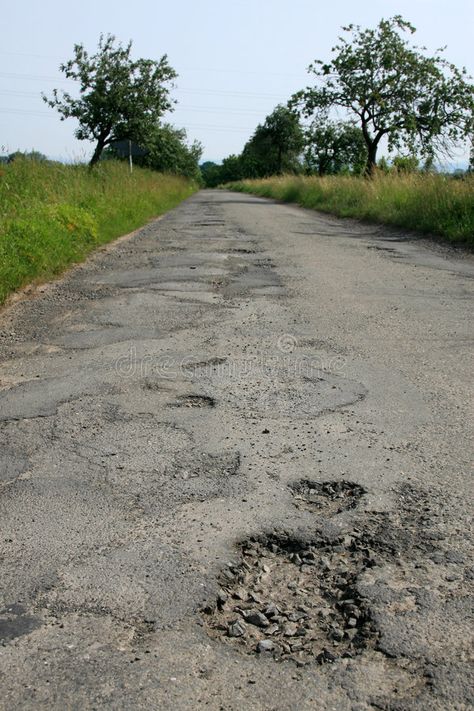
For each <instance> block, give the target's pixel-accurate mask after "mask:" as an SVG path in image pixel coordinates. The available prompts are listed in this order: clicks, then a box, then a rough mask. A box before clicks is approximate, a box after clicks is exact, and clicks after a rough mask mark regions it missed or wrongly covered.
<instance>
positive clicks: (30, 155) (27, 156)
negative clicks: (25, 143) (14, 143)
mask: <svg viewBox="0 0 474 711" xmlns="http://www.w3.org/2000/svg"><path fill="white" fill-rule="evenodd" d="M15 160H31V161H34V162H36V163H45V162H46V161H47V160H48V159H47V157H46V156H45V155H44V153H40V151H15V152H14V153H10V155H9V156H8V158H7V161H8V163H13V161H15Z"/></svg>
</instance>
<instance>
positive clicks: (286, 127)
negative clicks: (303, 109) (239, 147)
mask: <svg viewBox="0 0 474 711" xmlns="http://www.w3.org/2000/svg"><path fill="white" fill-rule="evenodd" d="M303 146H304V134H303V129H302V128H301V126H300V122H299V118H298V116H297V114H295V112H293V111H290V109H289V108H288V107H286V106H277V107H276V109H275V110H274V111H272V113H271V114H270V115H269V116H267V118H266V119H265V122H264V124H263V125H259V126H257V128H256V129H255V132H254V134H253V136H252V138H251V139H250V140H249V141H248V142H247V143H246V145H245V147H244V150H243V153H242V160H243V162H244V164H245V165H246V166H247V170H246V173H249V175H247V176H246V177H263V176H265V175H275V174H281V173H283V172H291V173H293V172H297V171H298V170H299V169H300V163H299V156H300V154H301V151H302V149H303Z"/></svg>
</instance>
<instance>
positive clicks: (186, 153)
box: [135, 124, 202, 180]
mask: <svg viewBox="0 0 474 711" xmlns="http://www.w3.org/2000/svg"><path fill="white" fill-rule="evenodd" d="M144 148H146V149H147V153H146V155H144V156H143V157H140V158H137V159H136V161H135V162H136V163H137V164H138V165H143V166H146V167H148V168H152V169H153V170H157V171H159V172H161V173H175V174H176V175H184V176H185V177H187V178H193V179H194V180H200V179H201V173H200V170H199V160H200V158H201V155H202V146H201V144H200V143H199V142H198V141H194V142H193V143H192V144H191V145H188V143H187V141H186V131H185V129H184V128H175V127H174V126H170V124H164V125H162V126H160V125H156V126H155V127H154V128H153V129H152V130H151V131H150V134H149V137H148V140H147V141H146V142H145V144H144Z"/></svg>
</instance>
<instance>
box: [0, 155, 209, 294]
mask: <svg viewBox="0 0 474 711" xmlns="http://www.w3.org/2000/svg"><path fill="white" fill-rule="evenodd" d="M196 189H197V186H196V185H194V184H193V183H192V182H190V181H189V180H186V179H184V178H179V177H176V176H171V175H160V174H159V173H154V172H152V171H149V170H145V169H140V168H135V170H134V172H133V174H132V175H130V174H129V172H128V167H127V166H126V165H125V164H123V163H119V162H104V163H102V164H100V165H99V166H97V168H96V169H94V170H93V171H92V172H91V171H89V170H88V168H87V167H86V166H82V165H62V164H59V163H58V164H56V163H40V162H33V161H27V160H17V161H14V162H13V163H11V164H8V165H4V166H0V304H1V303H2V302H4V301H5V298H6V297H7V296H8V294H9V293H11V292H12V291H14V290H15V289H18V288H19V287H21V286H24V285H25V284H28V283H31V282H34V281H44V280H47V279H50V278H51V277H53V276H56V275H58V274H60V273H61V272H62V271H64V270H65V269H66V268H67V267H68V266H69V265H71V264H73V263H75V262H80V261H81V260H83V259H84V258H85V257H86V255H87V254H88V253H89V252H91V251H92V250H93V249H95V248H96V247H98V246H99V245H101V244H104V243H106V242H109V241H111V240H112V239H114V238H116V237H118V236H120V235H123V234H126V233H127V232H130V231H132V230H134V229H136V228H137V227H140V226H141V225H143V224H145V223H146V222H147V221H148V220H149V219H151V218H152V217H155V216H157V215H160V214H162V213H164V212H166V211H167V210H170V209H171V208H173V207H175V206H176V205H177V204H178V203H179V202H181V200H183V199H185V198H186V197H189V196H190V195H191V194H192V193H193V192H194V191H195V190H196Z"/></svg>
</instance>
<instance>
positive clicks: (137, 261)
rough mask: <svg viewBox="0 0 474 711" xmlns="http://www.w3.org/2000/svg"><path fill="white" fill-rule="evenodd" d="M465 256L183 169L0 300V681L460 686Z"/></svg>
mask: <svg viewBox="0 0 474 711" xmlns="http://www.w3.org/2000/svg"><path fill="white" fill-rule="evenodd" d="M473 278H474V260H473V258H472V256H469V255H464V254H463V253H461V252H454V251H452V250H450V249H449V248H445V247H440V246H434V245H432V244H430V243H429V242H428V241H427V240H414V239H413V238H410V237H408V236H407V235H404V234H403V233H401V232H397V231H395V230H389V229H387V228H384V227H380V226H377V227H375V226H370V225H369V226H368V225H361V224H358V223H356V222H352V221H341V220H338V219H336V218H332V217H329V216H325V215H321V214H317V213H313V212H309V211H305V210H302V209H300V208H297V207H291V206H284V205H279V204H276V203H274V202H272V201H268V200H262V199H259V198H256V197H249V196H242V195H238V194H234V193H228V192H223V191H222V192H221V191H201V192H200V193H198V194H197V195H195V196H194V197H192V198H191V199H189V200H187V201H186V202H185V203H183V204H182V205H181V206H180V207H178V208H177V209H175V210H174V211H172V212H170V213H169V214H168V215H166V216H165V217H164V218H163V219H160V220H157V221H155V222H152V223H150V224H149V225H147V226H146V227H144V228H143V229H141V230H139V231H138V232H137V233H135V234H134V235H132V236H131V237H129V238H126V239H122V240H119V241H118V242H117V243H116V244H115V245H113V246H112V247H109V248H107V249H105V250H103V251H102V252H99V253H98V254H96V255H95V256H94V257H93V258H91V259H90V260H89V261H88V262H87V263H85V264H84V265H82V266H80V267H77V268H75V269H74V270H72V271H71V272H69V274H67V275H66V276H65V278H64V279H62V280H60V281H58V282H55V283H53V284H50V285H46V286H44V287H41V288H38V289H36V290H34V293H33V294H30V295H29V296H25V297H23V298H20V299H16V300H14V301H13V302H12V303H11V304H10V305H9V306H8V307H7V308H5V309H4V310H3V311H2V313H1V314H0V326H1V340H0V358H1V368H0V521H1V539H0V554H1V585H0V588H1V590H0V595H1V600H0V670H1V680H0V690H1V693H0V707H1V708H4V709H9V710H11V709H22V710H23V709H58V710H59V709H61V710H62V709H99V708H101V709H102V708H110V709H134V710H135V709H197V708H206V709H211V710H214V709H215V710H216V711H217V710H219V711H240V710H241V709H257V710H262V711H270V710H283V709H285V710H286V709H288V710H289V709H299V710H301V709H324V710H325V709H328V710H329V709H336V710H337V711H339V710H340V711H346V710H348V711H367V710H369V709H386V710H390V711H402V710H406V711H408V710H410V711H412V710H413V709H439V710H440V711H441V710H443V711H445V710H446V709H457V710H462V709H469V708H472V707H473V704H474V698H473V694H472V688H473V683H472V682H473V676H472V629H473V619H472V608H473V606H472V602H473V580H474V566H473V557H472V550H473V548H472V543H473V537H472V528H471V516H472V503H473V497H472V479H471V478H470V473H471V471H472V469H471V467H472V460H471V456H472V444H473V429H472V422H473V418H472V415H473V411H472V403H473V402H474V398H473V392H472V391H473V385H472V383H473V381H472V344H473V340H474V339H473V331H472V293H473V284H474V282H473ZM302 601H304V604H302ZM270 623H271V624H270ZM259 645H260V646H259ZM257 649H258V651H257Z"/></svg>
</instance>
